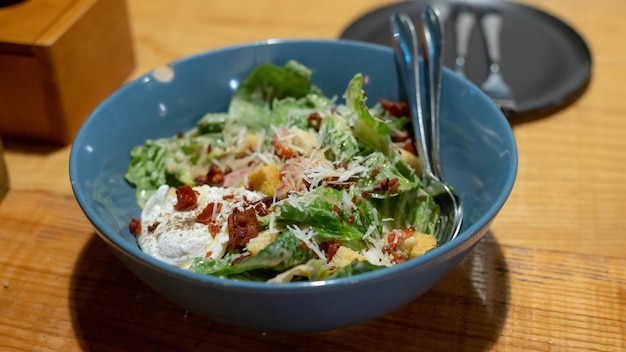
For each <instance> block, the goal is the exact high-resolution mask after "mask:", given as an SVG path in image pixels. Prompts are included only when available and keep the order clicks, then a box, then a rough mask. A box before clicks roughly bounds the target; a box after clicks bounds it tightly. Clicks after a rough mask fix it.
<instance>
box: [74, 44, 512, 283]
mask: <svg viewBox="0 0 626 352" xmlns="http://www.w3.org/2000/svg"><path fill="white" fill-rule="evenodd" d="M301 44H307V45H322V46H353V47H357V48H361V49H365V50H372V51H378V52H385V55H389V54H392V55H393V51H392V49H391V48H389V47H387V46H384V45H380V44H373V43H366V42H360V41H356V40H350V39H266V40H260V41H252V42H247V43H241V44H236V45H230V46H225V47H220V48H215V49H210V50H205V51H202V52H199V53H196V54H192V55H189V56H185V57H182V58H179V59H176V60H173V61H171V62H170V63H168V64H167V66H172V67H175V66H178V65H181V64H184V63H185V62H187V61H191V60H194V59H197V58H198V57H203V56H206V55H214V54H218V53H220V52H224V51H236V50H242V49H248V48H253V47H259V46H268V45H281V46H285V45H286V46H290V45H301ZM155 69H157V68H154V69H152V70H150V71H148V72H146V73H143V74H141V75H139V76H137V77H136V78H135V79H132V80H130V81H129V82H127V83H125V84H124V85H123V86H122V87H120V88H119V89H117V90H116V91H115V92H114V93H112V94H111V95H110V96H109V97H107V98H106V99H105V100H104V101H102V102H101V103H100V104H99V105H98V106H97V107H96V109H95V110H93V112H91V113H90V114H89V116H88V117H87V119H86V120H85V121H84V123H83V125H82V126H81V128H80V129H79V131H78V133H77V135H76V137H75V139H74V143H73V144H72V146H71V150H70V158H69V176H70V183H71V187H72V191H73V193H74V196H75V198H76V200H77V202H78V204H79V206H80V208H81V209H82V211H83V212H84V214H85V216H86V217H87V219H88V220H89V221H90V222H91V223H92V225H93V226H94V227H95V230H96V232H97V233H98V235H99V237H101V238H102V239H103V240H105V242H106V243H107V244H108V245H110V246H113V247H115V248H117V249H118V250H120V251H121V252H123V253H124V254H125V255H126V256H127V257H128V258H131V259H132V260H133V261H136V262H138V263H139V264H141V265H142V266H150V267H152V268H153V269H156V270H157V271H158V272H160V273H161V274H165V275H167V276H172V277H177V278H179V279H184V280H186V281H190V282H194V283H197V284H202V285H211V286H214V287H222V288H237V289H242V290H263V291H264V292H291V291H293V292H299V291H301V290H302V289H303V288H306V292H309V291H310V290H311V289H322V288H340V287H345V286H353V285H359V284H366V283H368V282H371V281H376V280H378V279H381V278H386V279H388V278H390V277H393V276H395V275H401V274H403V273H405V272H408V271H411V270H412V269H414V268H416V267H419V266H423V265H427V266H432V265H434V264H437V263H439V262H442V261H446V260H447V259H448V258H450V257H453V256H455V255H456V254H458V253H459V252H462V251H464V250H466V249H467V248H468V247H471V246H473V245H474V244H476V243H477V242H478V240H480V238H482V236H483V234H484V233H485V232H486V230H487V228H488V226H489V225H490V223H491V222H492V221H493V219H494V217H495V216H496V214H497V213H498V212H499V211H500V209H501V208H502V207H503V205H504V203H505V202H506V200H507V199H508V197H509V195H510V193H511V191H512V189H513V185H514V183H515V179H516V176H517V168H518V151H517V146H516V143H515V139H514V136H513V132H512V130H511V128H510V125H509V123H508V120H507V119H506V117H505V116H504V115H503V114H502V112H501V111H500V110H499V109H498V108H497V106H496V105H495V104H491V105H492V106H489V107H488V108H489V109H492V112H493V113H494V114H496V115H499V118H497V119H496V121H495V123H497V124H498V125H499V126H498V127H500V128H501V129H502V130H504V131H506V133H507V134H509V135H508V136H507V138H506V139H505V141H506V142H507V143H506V144H508V146H509V148H510V151H511V155H510V160H511V161H510V162H511V165H510V169H508V170H507V174H506V177H505V180H504V188H503V190H502V192H500V193H498V196H497V197H496V198H495V199H493V201H492V203H491V205H490V206H489V207H488V210H487V211H486V213H485V214H484V215H483V216H482V217H481V218H480V219H479V220H478V221H476V222H475V223H474V224H472V225H471V226H469V227H467V228H463V229H462V231H461V232H460V233H459V235H458V236H457V237H456V238H455V239H454V240H452V241H450V242H447V243H444V244H443V245H441V246H438V247H436V248H434V249H433V250H431V251H428V252H426V253H425V254H423V255H422V256H420V257H417V258H413V259H411V260H408V261H406V262H404V263H401V264H398V265H394V266H390V267H386V268H382V269H380V270H375V271H372V272H366V273H362V274H359V275H355V276H351V277H345V278H338V279H333V280H324V281H313V282H308V281H307V282H288V283H268V282H256V281H244V280H235V279H228V278H221V277H217V276H212V275H203V274H200V273H195V272H192V271H189V270H185V269H181V268H178V267H176V266H172V265H169V264H167V263H164V262H161V261H159V260H158V259H156V258H153V257H151V256H150V255H148V254H146V253H144V252H143V251H141V249H140V248H139V247H138V246H132V244H131V243H129V242H128V241H126V240H124V239H123V238H122V237H121V235H120V234H119V232H118V231H115V230H114V229H111V228H110V227H109V226H108V225H107V224H105V223H104V222H103V221H102V220H100V219H99V218H98V217H97V216H94V215H95V210H94V209H93V207H92V206H91V205H90V203H89V201H88V199H87V197H86V192H85V191H84V190H83V189H82V188H81V186H80V183H79V182H77V181H75V180H76V179H77V177H78V168H79V166H78V165H77V154H78V149H80V148H83V147H84V146H86V145H88V143H86V133H87V132H86V131H87V129H88V127H89V125H90V124H91V123H92V122H93V120H94V119H95V117H94V116H97V115H98V113H99V111H100V110H102V109H103V107H104V106H105V105H106V104H107V103H108V102H109V101H110V100H112V99H113V98H114V97H115V96H117V95H121V94H124V92H125V91H126V90H129V89H131V88H132V86H133V85H135V84H138V83H139V82H141V81H142V80H144V79H145V78H146V77H147V76H149V75H150V74H151V72H153V71H154V70H155ZM443 74H444V75H446V76H448V77H446V79H452V80H454V81H457V83H460V84H462V85H469V86H473V87H475V86H474V85H473V84H472V83H471V82H469V81H466V80H463V79H462V78H460V77H458V76H457V75H456V74H454V73H453V72H452V71H450V70H449V69H447V68H444V73H443ZM475 90H476V94H478V95H480V96H481V99H484V100H486V101H490V99H489V98H488V97H487V96H486V95H485V94H484V93H483V92H482V91H481V90H480V89H478V88H477V87H475ZM505 125H506V126H505Z"/></svg>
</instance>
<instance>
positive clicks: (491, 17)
mask: <svg viewBox="0 0 626 352" xmlns="http://www.w3.org/2000/svg"><path fill="white" fill-rule="evenodd" d="M480 24H481V28H482V33H483V36H484V39H485V46H486V48H487V62H488V65H489V76H487V79H486V80H485V81H484V82H483V83H482V85H481V87H480V88H481V89H482V90H483V91H484V92H485V93H486V94H487V95H488V96H489V97H490V98H491V100H493V101H494V102H495V103H496V104H497V105H498V106H499V107H500V109H501V110H502V111H503V112H505V113H506V112H508V111H515V109H516V104H515V99H514V98H513V93H512V92H511V88H510V87H509V86H508V84H507V83H506V82H505V81H504V77H502V74H501V73H500V32H501V29H502V16H500V14H499V13H498V12H496V11H487V12H485V13H483V14H482V15H481V18H480Z"/></svg>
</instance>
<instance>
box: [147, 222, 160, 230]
mask: <svg viewBox="0 0 626 352" xmlns="http://www.w3.org/2000/svg"><path fill="white" fill-rule="evenodd" d="M159 224H161V223H160V222H158V221H155V222H154V223H153V224H152V225H150V226H148V232H154V230H156V228H157V227H159Z"/></svg>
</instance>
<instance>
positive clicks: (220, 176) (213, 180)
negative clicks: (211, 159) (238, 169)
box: [194, 163, 232, 187]
mask: <svg viewBox="0 0 626 352" xmlns="http://www.w3.org/2000/svg"><path fill="white" fill-rule="evenodd" d="M230 172H232V170H231V169H230V168H226V170H222V169H221V168H220V167H219V166H218V165H217V164H214V163H212V164H211V165H210V166H209V171H208V172H207V174H206V175H204V176H198V177H196V178H195V179H194V181H195V182H196V185H198V186H200V185H209V186H217V187H221V186H223V185H224V176H225V175H226V174H228V173H230Z"/></svg>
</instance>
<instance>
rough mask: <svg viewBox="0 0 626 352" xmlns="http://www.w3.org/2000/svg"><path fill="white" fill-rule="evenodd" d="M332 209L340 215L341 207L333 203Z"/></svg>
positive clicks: (341, 213)
mask: <svg viewBox="0 0 626 352" xmlns="http://www.w3.org/2000/svg"><path fill="white" fill-rule="evenodd" d="M333 211H334V212H335V214H337V216H339V217H341V216H342V215H343V211H342V210H341V208H339V206H338V205H337V204H333Z"/></svg>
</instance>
